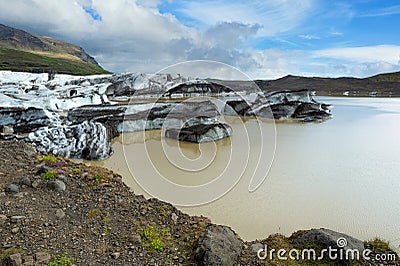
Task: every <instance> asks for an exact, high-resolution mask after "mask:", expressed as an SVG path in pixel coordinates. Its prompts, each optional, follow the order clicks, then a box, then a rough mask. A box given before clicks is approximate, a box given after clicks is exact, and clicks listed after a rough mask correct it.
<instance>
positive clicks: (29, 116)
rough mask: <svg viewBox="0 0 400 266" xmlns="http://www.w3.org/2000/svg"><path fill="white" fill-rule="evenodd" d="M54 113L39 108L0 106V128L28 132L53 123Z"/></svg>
mask: <svg viewBox="0 0 400 266" xmlns="http://www.w3.org/2000/svg"><path fill="white" fill-rule="evenodd" d="M52 116H53V117H54V116H55V115H53V114H51V113H50V112H49V111H46V110H44V109H41V108H34V107H29V108H21V107H0V129H1V131H4V129H5V128H6V127H8V131H13V132H7V133H16V134H19V133H29V132H32V131H33V130H35V129H37V128H40V127H43V126H48V125H51V124H53V123H54V119H53V118H52Z"/></svg>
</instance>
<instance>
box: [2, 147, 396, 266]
mask: <svg viewBox="0 0 400 266" xmlns="http://www.w3.org/2000/svg"><path fill="white" fill-rule="evenodd" d="M0 191H1V192H0V235H1V236H2V237H1V240H0V259H1V261H2V265H4V264H6V263H10V264H9V265H46V263H48V262H50V261H53V262H57V263H59V262H60V261H62V260H63V261H69V262H70V264H52V265H72V264H77V265H298V263H299V261H290V260H288V261H279V260H277V259H276V258H275V259H274V260H268V259H267V260H262V259H260V258H258V257H257V252H258V251H259V250H260V249H262V248H263V247H265V245H268V247H269V248H276V249H279V248H284V249H287V250H289V249H292V248H297V249H300V248H304V247H310V246H313V247H316V248H320V249H321V248H324V247H326V246H327V245H334V244H336V241H337V239H338V238H341V237H342V238H343V237H344V238H346V239H347V241H348V242H347V243H348V244H347V246H346V248H358V249H365V248H369V249H371V250H373V254H383V253H385V254H386V253H388V252H391V251H390V250H389V249H386V250H385V249H383V247H382V245H381V244H382V243H381V242H373V241H372V242H370V243H369V244H367V243H364V242H362V241H360V240H357V239H355V238H353V237H350V236H347V235H344V234H341V233H338V232H334V231H331V230H327V229H313V230H308V231H298V232H296V233H294V234H293V235H292V236H290V237H285V236H282V235H279V234H275V235H271V236H269V237H268V238H266V239H264V240H255V241H252V242H245V241H242V240H241V239H240V237H239V236H238V235H237V234H236V233H235V232H233V231H232V230H231V229H230V228H229V227H226V226H219V225H215V224H212V222H211V221H210V220H209V219H208V218H205V217H195V216H189V215H187V214H184V213H182V212H181V211H179V210H178V209H176V208H175V207H174V206H172V205H171V204H168V203H165V202H161V201H159V200H157V199H149V200H147V199H145V198H144V197H143V196H140V195H135V194H134V192H132V191H131V190H130V189H129V188H128V187H127V186H126V185H125V184H124V183H123V182H122V179H121V177H120V176H119V175H117V174H115V173H113V172H111V171H109V170H107V169H104V168H99V167H89V166H87V165H85V164H81V163H75V162H73V161H70V160H68V159H63V158H55V157H52V156H50V155H48V154H43V153H38V152H37V151H36V150H35V149H34V147H32V146H31V145H30V144H26V143H25V142H21V141H15V140H13V141H0ZM378 244H379V245H378ZM392 253H393V252H392ZM304 263H306V264H307V265H332V261H306V262H304ZM348 263H349V262H346V261H343V260H342V261H340V260H336V261H335V264H337V265H346V264H348ZM353 263H354V264H355V265H380V264H381V263H382V262H379V261H378V262H372V261H360V262H353ZM357 263H358V264H357ZM396 263H397V264H396ZM399 263H400V262H399V261H398V257H397V261H392V262H391V264H390V265H399ZM6 265H7V264H6Z"/></svg>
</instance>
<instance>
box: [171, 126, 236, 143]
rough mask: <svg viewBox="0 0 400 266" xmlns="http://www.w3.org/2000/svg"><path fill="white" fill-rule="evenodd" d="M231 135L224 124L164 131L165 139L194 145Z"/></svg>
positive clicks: (230, 130)
mask: <svg viewBox="0 0 400 266" xmlns="http://www.w3.org/2000/svg"><path fill="white" fill-rule="evenodd" d="M231 135H232V128H231V127H230V126H229V125H227V124H224V123H213V124H196V125H192V126H187V127H183V128H171V129H167V130H166V131H165V137H167V138H172V139H176V140H180V141H188V142H195V143H202V142H211V141H217V140H220V139H223V138H227V137H230V136H231Z"/></svg>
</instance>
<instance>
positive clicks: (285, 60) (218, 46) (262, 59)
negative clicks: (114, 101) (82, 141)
mask: <svg viewBox="0 0 400 266" xmlns="http://www.w3.org/2000/svg"><path fill="white" fill-rule="evenodd" d="M0 4H1V6H2V8H1V9H0V23H3V24H6V25H10V26H14V27H18V28H21V29H24V30H27V31H30V32H33V33H37V34H42V35H48V36H51V37H55V38H59V39H62V40H66V41H70V42H74V43H76V44H78V45H81V46H83V47H84V48H85V49H86V50H87V51H88V52H89V53H91V54H92V55H94V56H95V58H96V59H97V60H98V62H100V64H102V65H103V66H104V67H105V68H107V69H110V70H112V71H115V72H125V71H134V72H135V71H140V72H156V71H158V70H160V69H162V68H164V67H167V66H168V65H171V64H174V63H178V62H182V61H185V60H197V59H209V60H216V61H220V62H223V63H226V64H229V65H232V66H234V67H237V68H239V69H240V70H242V71H243V72H244V73H246V74H248V75H250V76H251V77H252V78H279V77H282V76H285V75H288V74H292V75H303V76H324V77H325V76H328V77H338V76H355V77H365V76H371V75H374V74H377V73H383V72H394V71H400V65H399V61H400V37H399V33H400V30H398V25H400V1H398V0H397V1H394V0H354V1H341V0H338V1H328V0H263V1H261V0H255V1H238V0H231V1H228V0H206V1H190V0H164V1H163V0H112V1H110V0H75V1H70V0H59V1H52V0H40V1H39V0H13V1H7V0H0Z"/></svg>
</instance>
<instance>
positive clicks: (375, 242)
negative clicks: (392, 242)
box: [366, 237, 391, 253]
mask: <svg viewBox="0 0 400 266" xmlns="http://www.w3.org/2000/svg"><path fill="white" fill-rule="evenodd" d="M366 244H369V245H371V246H372V248H373V250H374V251H375V252H383V253H385V252H388V251H391V249H390V246H389V242H388V241H385V240H382V239H380V238H378V237H375V238H373V239H371V240H368V241H367V242H366Z"/></svg>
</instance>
